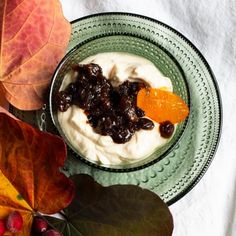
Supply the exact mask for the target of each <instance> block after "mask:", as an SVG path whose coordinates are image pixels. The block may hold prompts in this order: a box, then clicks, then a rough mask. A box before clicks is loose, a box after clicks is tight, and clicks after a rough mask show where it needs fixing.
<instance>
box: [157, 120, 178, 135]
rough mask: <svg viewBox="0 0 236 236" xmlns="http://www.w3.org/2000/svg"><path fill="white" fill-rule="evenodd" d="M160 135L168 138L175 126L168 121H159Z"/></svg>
mask: <svg viewBox="0 0 236 236" xmlns="http://www.w3.org/2000/svg"><path fill="white" fill-rule="evenodd" d="M159 130H160V134H161V137H163V138H170V137H171V136H172V134H173V132H174V130H175V126H174V125H173V124H172V123H171V122H170V121H164V122H161V124H160V126H159Z"/></svg>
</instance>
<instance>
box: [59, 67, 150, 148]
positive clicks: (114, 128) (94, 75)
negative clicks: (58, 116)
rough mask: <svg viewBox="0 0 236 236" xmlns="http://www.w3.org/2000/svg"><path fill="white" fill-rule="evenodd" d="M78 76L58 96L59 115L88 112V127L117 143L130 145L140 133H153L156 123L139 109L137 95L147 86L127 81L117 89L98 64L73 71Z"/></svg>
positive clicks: (142, 83) (74, 68) (76, 68)
mask: <svg viewBox="0 0 236 236" xmlns="http://www.w3.org/2000/svg"><path fill="white" fill-rule="evenodd" d="M72 69H73V70H75V71H77V72H78V76H77V78H76V80H75V82H73V83H70V84H69V85H68V86H67V87H66V89H65V90H63V91H60V92H58V93H57V95H56V105H57V108H58V110H59V111H61V112H65V111H66V110H67V109H68V108H69V107H70V106H71V105H76V106H78V107H80V108H81V109H83V110H84V112H85V114H86V115H87V118H88V123H89V124H90V125H91V126H92V127H93V129H94V131H95V132H96V133H98V134H101V135H109V136H111V138H112V139H113V141H114V142H115V143H126V142H128V141H129V140H130V139H131V138H132V136H133V135H134V133H135V132H136V131H138V130H140V129H144V130H151V129H153V128H154V123H153V122H152V121H151V120H150V119H148V118H144V116H145V112H144V111H143V110H141V109H140V108H138V107H137V104H136V100H137V94H138V92H139V90H140V89H142V88H148V86H147V84H145V83H144V82H130V81H129V80H126V81H125V82H124V83H122V84H121V85H119V86H118V87H113V86H112V84H111V83H110V81H109V80H108V79H107V78H105V77H104V76H103V73H102V69H101V67H100V66H99V65H97V64H93V63H90V64H85V65H82V64H79V65H74V66H73V67H72Z"/></svg>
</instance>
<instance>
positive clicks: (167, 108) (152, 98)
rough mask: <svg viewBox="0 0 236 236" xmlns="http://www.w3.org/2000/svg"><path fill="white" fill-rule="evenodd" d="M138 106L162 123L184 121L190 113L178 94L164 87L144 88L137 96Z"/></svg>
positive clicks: (147, 114)
mask: <svg viewBox="0 0 236 236" xmlns="http://www.w3.org/2000/svg"><path fill="white" fill-rule="evenodd" d="M137 106H138V107H140V108H141V109H143V110H144V111H145V114H146V116H148V117H150V118H151V119H153V120H154V121H156V122H158V123H161V122H164V121H171V122H172V123H173V124H176V123H179V122H181V121H183V120H184V119H185V118H186V117H187V116H188V114H189V108H188V106H187V105H186V103H185V102H184V101H183V99H182V98H180V97H179V96H178V95H176V94H174V93H172V92H168V91H165V90H162V89H156V88H150V89H148V90H146V89H142V90H140V91H139V93H138V96H137Z"/></svg>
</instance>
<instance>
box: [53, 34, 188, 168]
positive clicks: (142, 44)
mask: <svg viewBox="0 0 236 236" xmlns="http://www.w3.org/2000/svg"><path fill="white" fill-rule="evenodd" d="M104 52H124V53H129V54H134V55H138V56H141V57H144V58H146V59H148V60H149V61H151V62H152V63H153V64H154V65H155V66H156V67H157V68H158V69H159V70H160V71H161V72H162V74H163V75H165V76H166V77H169V78H170V79H171V81H172V84H173V89H174V92H175V93H176V94H178V95H179V96H180V97H182V98H183V99H184V100H185V102H186V103H187V104H190V102H189V90H188V86H187V82H186V79H185V77H184V73H183V71H182V69H181V67H180V65H179V64H178V63H177V61H176V60H175V59H174V58H173V57H172V56H171V55H170V54H169V53H168V52H167V51H165V50H164V49H163V48H161V47H160V45H158V44H155V43H153V42H151V41H149V40H147V39H142V38H141V37H138V36H135V37H134V36H130V35H107V36H103V35H100V36H97V37H95V38H91V39H89V40H86V41H85V42H82V43H80V44H78V45H77V46H76V47H75V48H73V49H72V50H71V51H70V52H69V53H67V55H66V56H65V57H64V59H63V60H62V61H61V63H60V64H59V66H58V68H57V69H56V72H55V74H54V76H53V80H52V84H51V89H50V95H49V107H50V113H51V117H52V121H53V123H54V125H55V126H56V128H57V130H58V132H59V134H60V135H61V137H63V139H64V140H65V142H66V143H67V145H68V146H69V148H70V149H71V150H72V151H73V152H74V153H75V155H76V156H77V157H78V158H81V160H83V161H85V162H86V163H89V164H92V165H93V166H96V167H97V168H101V169H103V170H110V171H121V172H123V171H133V170H137V169H140V168H144V167H147V166H148V165H151V164H153V163H154V162H156V161H158V160H161V159H162V158H163V157H165V155H167V154H168V153H169V152H170V151H171V150H172V148H173V147H174V145H175V144H176V143H177V142H178V140H179V138H180V137H181V135H182V133H183V131H184V128H185V126H186V122H187V119H186V120H185V121H184V122H182V123H180V124H178V125H177V126H176V129H175V132H174V135H173V137H172V138H171V139H170V140H169V141H168V142H167V144H165V145H163V146H161V147H159V148H156V149H155V150H154V151H153V152H152V153H151V154H150V155H148V156H146V157H144V158H142V159H141V160H140V159H139V160H137V161H135V162H132V163H125V164H119V165H104V164H100V163H96V162H92V161H90V160H89V158H87V157H85V156H83V155H82V154H81V153H80V151H79V150H77V149H76V148H75V147H74V146H73V145H72V144H71V143H70V141H69V139H68V138H67V136H66V134H65V133H64V132H63V129H62V127H61V126H60V124H59V122H58V118H57V113H58V111H57V107H56V104H55V99H54V98H55V96H56V93H57V92H58V91H59V88H60V86H61V83H62V81H63V78H64V76H65V74H67V73H68V72H69V71H70V70H71V65H74V64H77V63H79V62H81V61H82V60H84V59H85V58H87V57H89V56H91V55H95V54H98V53H104ZM150 151H152V150H150Z"/></svg>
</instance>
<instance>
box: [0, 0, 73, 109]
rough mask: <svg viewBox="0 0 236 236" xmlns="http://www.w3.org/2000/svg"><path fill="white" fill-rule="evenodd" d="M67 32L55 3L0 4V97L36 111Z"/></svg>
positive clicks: (23, 0)
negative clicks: (1, 92) (0, 92)
mask: <svg viewBox="0 0 236 236" xmlns="http://www.w3.org/2000/svg"><path fill="white" fill-rule="evenodd" d="M70 32H71V26H70V23H69V22H68V21H67V20H66V19H65V18H64V16H63V13H62V8H61V5H60V2H59V0H1V1H0V90H2V91H3V94H0V96H5V97H6V99H7V100H8V101H9V102H10V103H11V104H13V105H14V106H15V107H17V108H19V109H22V110H34V109H39V108H40V107H41V106H42V104H43V99H44V95H45V92H46V89H47V88H48V85H49V83H50V79H51V76H52V74H53V72H54V70H55V67H56V65H57V64H58V62H59V61H60V59H61V58H62V57H63V55H64V53H65V49H66V47H67V44H68V41H69V38H70ZM1 100H2V99H0V101H1Z"/></svg>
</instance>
